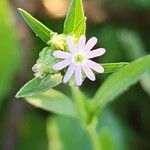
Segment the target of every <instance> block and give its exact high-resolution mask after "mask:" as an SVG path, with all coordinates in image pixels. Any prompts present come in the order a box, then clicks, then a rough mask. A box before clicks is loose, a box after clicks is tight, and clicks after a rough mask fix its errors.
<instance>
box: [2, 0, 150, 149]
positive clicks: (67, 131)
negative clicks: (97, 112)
mask: <svg viewBox="0 0 150 150" xmlns="http://www.w3.org/2000/svg"><path fill="white" fill-rule="evenodd" d="M69 3H70V0H0V150H33V149H34V150H61V149H63V150H91V149H92V148H91V145H90V142H89V139H88V138H87V136H86V134H85V133H84V132H83V130H82V129H81V127H80V125H79V124H78V122H77V121H76V120H74V119H72V118H67V117H64V116H55V115H54V114H50V113H48V112H45V111H43V110H40V109H38V108H35V107H34V106H31V105H30V104H28V103H26V102H24V101H23V100H21V99H19V100H18V99H16V98H15V97H14V96H15V94H16V92H17V91H18V90H19V88H20V87H21V86H23V85H24V84H25V83H26V82H27V81H28V80H29V79H32V78H33V73H32V71H31V67H32V66H33V65H34V63H35V61H36V59H37V58H38V53H39V52H40V51H41V50H42V48H43V47H45V46H46V45H45V44H44V43H43V42H42V41H41V40H40V39H39V38H38V37H36V36H35V34H34V33H33V32H32V31H31V30H30V28H29V27H28V26H27V25H26V23H25V22H24V20H23V19H22V17H21V16H20V14H19V12H18V10H17V8H18V7H21V8H23V9H25V10H26V11H28V12H29V13H31V14H32V15H33V16H34V17H36V18H37V19H38V20H40V21H41V22H43V23H44V24H45V25H47V26H48V27H49V28H50V29H52V30H53V31H56V32H58V33H61V32H62V30H63V21H64V17H65V15H66V12H67V9H68V7H69ZM84 8H85V14H86V16H87V37H91V36H96V37H97V38H98V40H99V42H98V44H97V47H104V48H106V50H107V53H106V54H105V56H103V57H101V58H100V60H99V59H98V60H97V62H103V63H104V62H119V61H132V60H134V59H137V58H138V57H142V56H143V55H145V54H148V53H149V52H150V0H113V1H112V0H84ZM133 71H134V70H133ZM107 76H108V75H101V76H97V82H95V83H93V82H90V81H89V80H86V81H85V82H84V85H83V86H82V87H83V88H82V90H83V91H84V93H85V94H87V95H88V96H89V97H92V95H93V94H94V92H95V91H96V89H97V88H98V87H99V86H100V85H101V83H102V82H103V81H104V80H105V79H106V78H107ZM89 87H90V88H89ZM68 88H69V87H67V86H64V87H63V85H60V86H58V87H57V89H59V90H62V89H63V92H64V93H66V94H67V91H68V90H67V89H68ZM112 88H113V85H112ZM99 119H100V124H99V125H98V132H99V136H100V139H101V141H102V145H103V147H104V148H105V149H104V150H150V73H146V74H144V75H143V77H142V78H141V80H140V82H138V83H137V84H136V85H134V86H132V87H131V88H130V89H129V90H128V91H126V92H125V93H124V94H123V95H121V96H120V97H118V98H117V99H116V100H115V101H114V102H112V103H110V104H109V105H108V106H107V108H106V109H105V110H104V111H103V113H102V115H101V116H100V118H99Z"/></svg>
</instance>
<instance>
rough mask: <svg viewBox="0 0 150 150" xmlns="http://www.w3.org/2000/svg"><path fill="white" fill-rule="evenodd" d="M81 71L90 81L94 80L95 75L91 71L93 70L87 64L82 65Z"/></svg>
mask: <svg viewBox="0 0 150 150" xmlns="http://www.w3.org/2000/svg"><path fill="white" fill-rule="evenodd" d="M82 68H83V71H84V73H85V75H86V76H87V77H88V78H89V79H90V80H92V81H95V79H96V78H95V75H94V73H93V71H92V70H91V69H90V68H89V67H88V66H87V65H84V66H83V67H82Z"/></svg>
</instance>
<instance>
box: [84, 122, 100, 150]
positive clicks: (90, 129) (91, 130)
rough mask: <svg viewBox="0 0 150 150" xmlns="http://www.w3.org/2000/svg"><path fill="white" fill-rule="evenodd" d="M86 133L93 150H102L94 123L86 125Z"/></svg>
mask: <svg viewBox="0 0 150 150" xmlns="http://www.w3.org/2000/svg"><path fill="white" fill-rule="evenodd" d="M86 132H87V133H88V135H89V138H90V140H91V142H92V145H93V150H102V148H101V145H100V141H99V137H98V135H97V133H96V123H95V121H92V122H91V124H89V125H87V127H86Z"/></svg>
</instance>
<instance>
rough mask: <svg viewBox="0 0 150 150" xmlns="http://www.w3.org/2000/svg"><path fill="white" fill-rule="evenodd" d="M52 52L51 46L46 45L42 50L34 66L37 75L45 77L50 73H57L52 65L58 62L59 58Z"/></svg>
mask: <svg viewBox="0 0 150 150" xmlns="http://www.w3.org/2000/svg"><path fill="white" fill-rule="evenodd" d="M52 53H53V51H52V49H51V48H50V47H46V48H44V49H43V50H42V51H41V52H40V54H39V58H38V60H37V62H36V64H35V65H34V66H33V67H32V70H33V71H34V72H35V73H34V75H35V76H36V77H44V76H46V75H48V74H55V73H57V71H54V70H53V68H52V67H53V65H54V64H55V63H57V61H58V59H57V58H55V57H54V56H53V54H52Z"/></svg>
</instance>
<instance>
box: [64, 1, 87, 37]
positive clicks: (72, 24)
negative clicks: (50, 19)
mask: <svg viewBox="0 0 150 150" xmlns="http://www.w3.org/2000/svg"><path fill="white" fill-rule="evenodd" d="M81 20H84V23H83V25H84V26H83V27H82V28H83V29H82V32H81V35H82V34H85V30H86V23H85V21H86V19H85V16H84V11H83V5H82V0H72V2H71V5H70V8H69V10H68V14H67V16H66V20H65V23H64V34H70V33H72V32H73V31H74V30H75V28H76V27H77V26H78V23H79V22H80V21H81ZM79 30H80V29H79ZM78 32H80V31H78V30H75V32H74V34H75V35H76V34H77V33H78Z"/></svg>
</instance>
